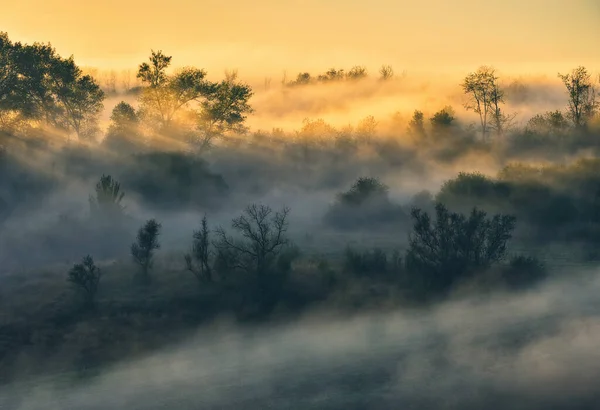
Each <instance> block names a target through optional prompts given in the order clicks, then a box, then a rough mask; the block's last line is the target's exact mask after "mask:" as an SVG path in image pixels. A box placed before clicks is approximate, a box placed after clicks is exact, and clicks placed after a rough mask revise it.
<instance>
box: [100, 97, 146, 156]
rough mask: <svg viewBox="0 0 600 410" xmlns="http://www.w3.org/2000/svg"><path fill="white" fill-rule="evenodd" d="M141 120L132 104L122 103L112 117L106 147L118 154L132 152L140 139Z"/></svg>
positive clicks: (105, 142)
mask: <svg viewBox="0 0 600 410" xmlns="http://www.w3.org/2000/svg"><path fill="white" fill-rule="evenodd" d="M139 125H140V120H139V117H138V115H137V113H136V111H135V109H134V108H133V107H132V106H131V104H128V103H126V102H125V101H121V102H120V103H119V104H117V105H116V106H115V107H114V108H113V110H112V113H111V116H110V125H109V126H108V131H107V133H106V137H105V139H104V145H106V146H108V147H109V148H111V149H113V150H115V151H116V152H130V151H132V150H133V149H134V148H135V147H136V146H137V143H138V141H137V140H138V138H140V136H141V135H140V129H139Z"/></svg>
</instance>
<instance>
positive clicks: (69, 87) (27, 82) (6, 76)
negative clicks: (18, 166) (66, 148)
mask: <svg viewBox="0 0 600 410" xmlns="http://www.w3.org/2000/svg"><path fill="white" fill-rule="evenodd" d="M0 56H1V57H0V60H1V61H0V62H1V63H2V64H0V66H1V67H2V68H1V69H0V122H1V123H2V125H8V122H9V121H10V120H12V121H13V122H14V121H15V119H18V120H19V121H20V120H32V121H39V122H42V123H44V124H45V125H50V126H52V127H55V128H58V129H61V130H65V131H67V132H74V133H75V134H76V135H77V136H78V137H79V138H91V137H94V136H95V135H96V133H97V131H98V127H97V122H98V116H99V114H100V112H101V111H102V109H103V100H104V93H103V92H102V90H101V89H100V87H99V86H98V84H97V83H96V81H95V80H94V79H93V78H92V77H91V76H89V75H84V74H83V72H82V70H81V69H80V68H79V67H78V66H77V65H76V64H75V61H74V59H73V57H69V58H63V57H61V56H59V55H58V53H57V52H56V50H55V49H54V48H53V47H52V46H51V45H50V44H40V43H34V44H32V45H29V44H22V43H20V42H17V43H12V42H11V41H10V40H9V39H8V36H7V35H6V33H0Z"/></svg>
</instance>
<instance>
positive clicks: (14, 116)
mask: <svg viewBox="0 0 600 410" xmlns="http://www.w3.org/2000/svg"><path fill="white" fill-rule="evenodd" d="M14 60H15V57H14V46H13V44H12V42H11V41H10V39H9V38H8V34H6V33H4V32H0V129H4V130H8V129H12V128H13V127H14V126H15V125H16V124H17V123H18V122H19V121H20V117H21V113H20V110H21V108H22V103H23V90H22V88H21V84H20V81H19V70H18V67H17V65H16V64H15V61H14Z"/></svg>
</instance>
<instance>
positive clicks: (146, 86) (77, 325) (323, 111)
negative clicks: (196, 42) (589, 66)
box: [0, 33, 600, 410]
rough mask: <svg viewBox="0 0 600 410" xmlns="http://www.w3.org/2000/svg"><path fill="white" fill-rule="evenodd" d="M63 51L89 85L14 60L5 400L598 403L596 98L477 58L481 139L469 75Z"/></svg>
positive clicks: (2, 367) (60, 403) (14, 403)
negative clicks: (181, 67)
mask: <svg viewBox="0 0 600 410" xmlns="http://www.w3.org/2000/svg"><path fill="white" fill-rule="evenodd" d="M0 34H2V33H0ZM0 40H2V41H3V42H4V43H6V44H9V41H8V37H6V36H5V35H4V34H2V36H1V37H0ZM4 43H2V44H4ZM2 44H0V45H2ZM6 47H9V46H6ZM10 47H13V46H12V45H10ZM10 47H9V48H10ZM27 47H29V46H26V47H23V48H21V46H20V45H19V46H18V47H17V46H14V47H13V48H10V50H12V51H14V55H16V56H19V55H20V54H19V53H21V52H23V53H25V52H30V53H32V54H31V55H32V56H36V57H40V56H42V57H43V56H44V55H45V54H44V53H43V52H40V49H38V48H36V47H38V46H36V47H32V48H27ZM48 47H49V46H48ZM44 50H45V51H48V53H47V54H48V55H49V56H50V57H43V58H48V59H49V61H50V62H52V63H56V64H55V66H57V67H63V65H64V67H66V68H65V69H67V70H69V69H70V70H72V76H73V78H74V79H75V78H78V79H79V80H81V83H83V84H84V85H85V84H86V83H85V81H88V82H89V83H87V86H86V87H87V88H84V87H83V86H81V84H80V83H77V82H76V81H75V80H73V81H72V83H70V85H69V86H72V87H75V89H77V90H78V91H81V95H79V94H77V95H75V94H76V93H75V94H73V95H75V96H73V95H70V94H68V95H62V94H61V93H62V92H63V91H64V90H63V89H62V88H55V87H54V85H53V83H51V82H49V83H48V84H46V83H43V82H40V84H37V83H36V82H35V81H31V82H25V80H24V79H29V78H30V77H31V78H33V77H35V78H37V77H36V76H37V73H36V72H33V74H32V73H31V72H30V70H31V69H32V68H31V67H28V66H25V65H23V64H22V63H21V62H20V60H19V59H15V60H14V61H12V60H10V59H11V58H12V56H13V54H9V53H7V54H6V56H5V55H4V54H0V58H6V61H9V62H10V63H11V64H12V65H11V67H12V69H13V71H14V73H16V74H15V75H13V76H12V77H10V76H8V75H7V77H6V78H7V81H9V80H10V81H13V82H14V84H15V88H14V90H16V91H14V90H12V89H8V88H6V90H8V91H6V90H4V89H0V100H1V98H3V95H6V96H7V97H6V101H7V104H8V105H7V107H8V108H6V109H5V108H4V105H3V106H2V107H0V409H2V410H4V409H5V408H6V409H11V410H12V409H15V410H17V409H22V410H30V409H31V410H34V409H42V408H43V409H82V410H85V409H112V408H125V409H126V408H139V409H158V408H179V409H187V408H190V409H196V408H207V409H212V408H214V409H234V408H235V409H237V408H245V409H266V408H314V409H363V408H369V409H396V408H410V409H432V408H436V409H449V410H450V409H452V410H453V409H456V410H459V409H460V410H465V409H482V408H485V409H504V408H511V409H538V408H539V409H574V408H576V409H592V408H595V407H597V405H596V403H597V401H598V400H599V399H600V395H599V394H598V393H597V388H596V385H597V384H598V381H600V380H599V379H600V361H599V360H598V359H599V357H597V356H598V355H599V354H598V353H596V351H597V346H596V345H597V343H596V342H597V340H598V338H599V337H600V302H598V301H597V300H598V298H597V294H598V293H599V291H600V271H599V270H598V266H600V252H598V250H597V249H598V244H600V160H599V159H598V158H599V155H600V116H599V113H598V108H599V107H598V105H597V104H596V103H595V100H594V101H592V100H591V99H590V97H589V96H590V95H592V94H593V93H592V94H587V95H586V96H587V97H586V98H588V100H589V101H591V102H589V101H588V102H589V104H588V105H589V107H588V112H587V114H586V116H585V117H582V118H580V119H577V118H575V116H574V115H573V113H572V112H569V108H568V104H569V95H568V93H567V89H566V88H565V87H569V85H568V84H569V82H568V81H565V80H564V79H562V80H561V79H559V78H558V77H539V76H534V75H529V74H527V73H524V75H523V76H515V75H505V74H504V73H503V72H502V71H501V70H499V71H495V72H490V71H486V70H488V69H487V68H485V67H482V68H481V69H479V70H478V71H477V72H476V73H477V75H479V76H481V77H480V80H481V79H484V80H485V81H484V80H481V81H480V82H479V83H477V84H476V87H480V88H479V90H481V89H485V92H500V94H501V95H502V96H503V97H502V98H501V99H500V101H496V103H498V104H500V105H498V104H496V106H495V108H496V111H495V112H494V113H495V115H496V116H495V117H494V119H496V120H497V121H496V122H495V123H494V124H492V115H491V114H490V117H488V118H487V120H489V122H488V123H486V124H487V125H484V124H483V123H482V122H481V121H480V117H479V115H478V114H477V113H474V112H473V107H469V105H468V102H469V97H470V94H469V93H466V94H465V92H464V90H463V88H462V86H461V84H462V82H463V81H466V80H465V76H466V75H467V74H468V73H467V72H465V73H462V74H461V75H455V74H452V75H450V74H447V73H446V74H444V73H440V74H439V75H435V74H433V75H432V74H429V75H423V74H419V73H413V72H407V71H404V70H402V69H401V68H397V72H396V73H395V75H394V76H393V77H392V78H387V77H386V76H384V75H382V77H381V78H378V73H376V72H372V71H369V72H368V75H366V76H363V75H364V73H362V74H361V72H360V69H358V70H355V71H354V74H349V73H348V71H347V70H348V69H352V67H336V69H340V68H343V69H344V70H346V71H344V74H343V75H342V74H341V73H340V72H337V73H336V72H330V73H327V75H325V76H323V74H325V73H326V70H328V69H330V68H331V67H323V69H322V71H320V72H310V78H311V80H310V81H309V80H306V78H308V77H307V76H305V75H304V76H303V73H304V72H303V71H301V70H300V71H299V72H294V73H292V72H289V71H288V72H286V73H285V74H284V76H283V77H282V78H275V77H272V78H260V76H257V75H256V74H253V76H247V77H246V76H245V73H244V72H240V73H239V75H237V76H236V75H232V72H228V73H216V72H210V73H208V75H207V76H206V77H204V72H203V71H200V70H195V69H189V70H188V71H183V72H181V71H180V72H178V71H177V70H171V68H172V67H168V68H169V69H168V70H167V69H166V68H164V67H167V66H169V62H170V60H169V57H165V56H164V55H162V54H156V53H154V52H153V58H154V59H155V60H156V61H159V60H160V61H162V62H163V63H165V64H164V67H163V68H160V69H157V70H159V71H160V70H163V71H161V73H160V74H161V75H162V76H163V77H164V81H163V82H159V81H158V80H157V82H156V83H152V81H154V80H152V79H151V78H150V77H151V76H150V77H149V76H146V74H147V73H146V74H144V73H145V71H144V70H145V69H144V68H143V67H141V68H140V70H139V73H141V74H140V75H139V78H141V79H145V80H144V81H145V82H143V83H142V82H136V80H134V79H133V78H132V75H133V74H132V71H129V72H122V73H121V74H118V73H111V72H100V71H97V70H96V71H93V70H91V71H90V70H88V71H89V72H90V73H92V74H93V78H92V77H89V78H88V77H85V76H83V74H82V73H81V72H79V71H78V68H77V66H76V65H75V63H74V62H73V61H72V60H69V61H67V60H64V59H62V57H60V56H58V55H55V54H54V51H52V50H50V51H49V50H46V49H42V51H44ZM1 51H2V50H0V52H1ZM25 55H27V54H25ZM174 58H176V56H174ZM161 59H162V60H161ZM58 63H60V64H58ZM153 64H154V63H153ZM48 66H49V67H54V65H51V64H49V65H48ZM7 67H8V65H7ZM40 67H41V66H40ZM40 67H33V68H35V69H37V68H40ZM69 67H70V68H69ZM41 68H43V67H41ZM41 68H40V69H41ZM154 68H156V66H155V67H154ZM355 68H356V67H355ZM44 69H45V68H44ZM148 69H149V70H150V68H148ZM473 69H476V68H475V67H474V68H473ZM577 70H579V69H574V70H573V72H572V73H573V75H575V74H576V73H579V75H580V76H581V78H582V81H583V82H585V81H588V82H589V89H590V90H592V91H593V90H594V87H595V86H596V79H595V77H593V76H592V74H594V73H593V72H591V74H589V73H588V72H587V71H585V70H584V71H581V70H580V71H577ZM42 71H43V70H42ZM7 72H8V71H7ZM384 72H385V70H384ZM357 73H358V74H357ZM19 74H20V75H19ZM46 74H47V75H46ZM222 74H225V77H226V79H225V80H223V75H222ZM298 74H300V75H299V76H298V78H297V77H296V75H298ZM45 75H46V77H48V78H51V77H52V76H54V75H57V73H55V72H53V71H49V72H48V73H45ZM119 75H121V76H122V78H121V77H119ZM319 75H321V78H320V79H318V76H319ZM28 76H30V77H28ZM490 76H491V77H490ZM496 76H497V78H496ZM9 77H10V78H9ZM38 77H40V78H46V77H44V75H41V76H38ZM159 77H160V76H159ZM52 78H53V77H52ZM490 78H492V79H491V80H490ZM79 80H77V81H79ZM96 80H97V81H98V84H96V83H95V82H94V81H96ZM305 80H306V81H305ZM65 81H67V80H65ZM69 81H70V80H69ZM305 82H307V83H305ZM27 87H31V88H32V90H29V89H28V88H27ZM77 87H79V88H77ZM490 87H491V88H490ZM3 90H4V91H3ZM490 90H492V91H490ZM3 92H4V93H5V94H2V93H3ZM36 92H42V93H43V92H47V93H49V95H51V96H54V94H56V95H57V96H60V97H61V98H63V99H65V100H68V98H73V99H75V101H76V102H78V103H81V105H82V106H85V107H84V108H82V112H83V114H81V116H80V117H78V116H77V115H71V114H70V111H69V108H70V107H69V106H68V105H67V104H64V102H63V100H61V99H59V98H58V97H57V98H56V101H54V102H53V101H50V100H51V99H49V102H48V103H47V105H42V106H40V107H41V108H40V107H38V106H37V105H36V101H37V100H36V94H35V93H36ZM189 95H192V96H193V98H191V97H190V99H187V100H185V98H187V96H189ZM15 96H16V97H18V98H12V97H15ZM78 96H79V97H82V96H83V97H85V98H83V97H82V98H81V99H79V100H77V98H76V97H78ZM182 96H184V97H182ZM9 97H10V98H9ZM181 98H184V99H183V100H182V99H181ZM473 98H475V97H473ZM1 101H4V100H1ZM23 101H25V102H27V104H26V103H23ZM121 102H124V104H121ZM163 102H165V105H164V106H163V105H162V103H163ZM125 103H126V104H125ZM10 104H13V105H10ZM29 104H31V105H29ZM53 104H56V105H53ZM60 104H63V105H64V107H63V106H62V105H60ZM499 106H500V107H501V109H500V108H498V107H499ZM32 107H33V108H32ZM65 107H66V108H65ZM165 107H166V108H165ZM173 107H175V108H173ZM224 107H225V108H224ZM250 107H251V109H250ZM467 107H469V108H470V109H467ZM492 107H493V105H492V103H491V102H488V103H487V105H485V108H486V110H487V109H489V110H492ZM30 110H31V111H30ZM69 115H71V117H69ZM49 118H50V119H49ZM65 118H66V119H65ZM78 119H79V120H81V121H82V122H81V123H78V122H77V120H78ZM69 120H71V122H69ZM84 120H85V121H84ZM580 120H581V121H583V122H584V123H582V122H581V121H580ZM578 121H579V122H578ZM489 124H492V125H489ZM488 125H489V127H490V128H486V127H488ZM493 126H495V127H496V128H493ZM203 138H204V139H203ZM288 211H289V213H288ZM203 218H206V219H203ZM204 224H205V225H204ZM86 255H87V256H86Z"/></svg>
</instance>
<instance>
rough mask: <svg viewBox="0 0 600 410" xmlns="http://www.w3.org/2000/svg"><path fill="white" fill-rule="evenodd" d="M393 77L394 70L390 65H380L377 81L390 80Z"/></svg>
mask: <svg viewBox="0 0 600 410" xmlns="http://www.w3.org/2000/svg"><path fill="white" fill-rule="evenodd" d="M393 77H394V69H393V68H392V66H391V65H382V66H381V68H380V69H379V79H380V80H381V81H387V80H391V79H392V78H393Z"/></svg>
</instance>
